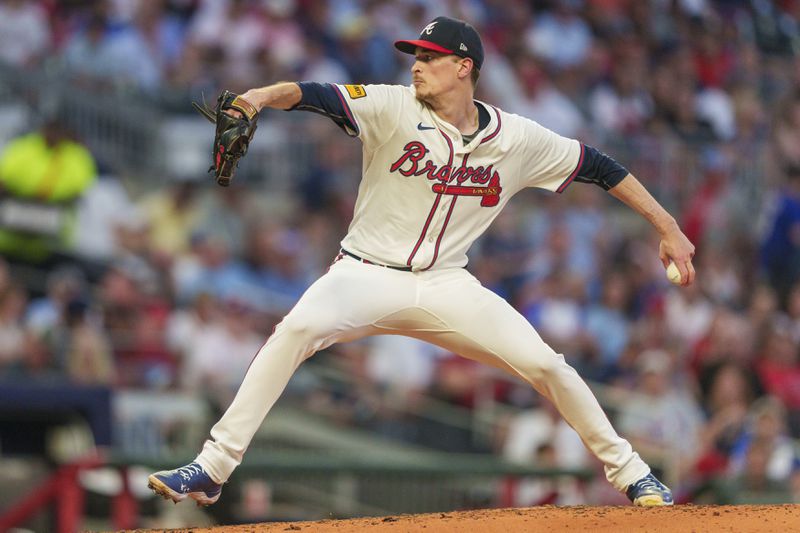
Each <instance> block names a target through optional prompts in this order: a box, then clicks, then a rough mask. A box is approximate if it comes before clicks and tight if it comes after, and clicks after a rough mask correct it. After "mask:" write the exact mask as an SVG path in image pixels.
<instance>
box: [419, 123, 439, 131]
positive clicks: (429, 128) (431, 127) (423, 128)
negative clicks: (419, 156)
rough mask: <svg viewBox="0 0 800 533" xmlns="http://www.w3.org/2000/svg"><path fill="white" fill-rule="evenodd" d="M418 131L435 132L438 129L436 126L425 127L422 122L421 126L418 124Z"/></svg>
mask: <svg viewBox="0 0 800 533" xmlns="http://www.w3.org/2000/svg"><path fill="white" fill-rule="evenodd" d="M417 129H418V130H420V131H425V130H435V129H436V127H435V126H423V125H422V122H420V123H419V124H417Z"/></svg>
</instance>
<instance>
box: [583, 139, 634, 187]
mask: <svg viewBox="0 0 800 533" xmlns="http://www.w3.org/2000/svg"><path fill="white" fill-rule="evenodd" d="M583 148H584V154H583V162H582V163H581V166H580V168H579V169H578V173H577V175H576V176H575V181H580V182H582V183H594V184H595V185H597V186H599V187H602V188H603V189H604V190H606V191H607V190H609V189H611V188H612V187H614V186H615V185H617V184H618V183H619V182H620V181H622V180H623V179H624V178H625V176H627V175H628V169H626V168H625V167H623V166H622V165H620V164H619V163H617V162H616V161H614V160H613V159H612V158H610V157H609V156H607V155H606V154H604V153H603V152H601V151H600V150H597V149H596V148H593V147H591V146H589V145H583Z"/></svg>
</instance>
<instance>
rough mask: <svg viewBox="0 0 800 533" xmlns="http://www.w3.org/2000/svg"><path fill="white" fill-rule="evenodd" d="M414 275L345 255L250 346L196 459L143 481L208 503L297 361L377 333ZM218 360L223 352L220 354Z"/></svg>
mask: <svg viewBox="0 0 800 533" xmlns="http://www.w3.org/2000/svg"><path fill="white" fill-rule="evenodd" d="M414 283H415V281H414V278H413V276H411V275H409V274H408V273H407V272H399V271H396V270H392V269H388V268H384V267H380V266H375V265H366V264H363V263H360V262H358V261H356V260H354V259H352V258H349V257H345V258H343V259H341V260H339V261H337V262H336V263H334V265H333V266H331V268H330V270H329V271H328V273H327V274H325V275H324V276H322V277H321V278H319V279H318V280H317V281H316V282H315V283H314V284H313V285H312V286H311V287H309V288H308V290H307V291H306V292H305V294H303V296H302V297H301V298H300V300H299V301H298V302H297V304H296V305H295V307H294V308H293V309H292V310H291V311H290V312H289V314H287V315H286V317H284V319H283V320H282V321H281V322H280V324H278V326H277V327H276V328H275V331H274V333H273V334H272V336H270V338H269V339H268V340H267V342H266V343H265V344H264V346H262V348H261V349H260V350H259V352H258V354H256V356H255V358H254V359H253V361H252V363H251V364H250V368H249V369H248V371H247V373H246V375H245V377H244V380H243V381H242V384H241V385H240V387H239V390H238V392H237V393H236V396H235V398H234V399H233V401H232V402H231V404H230V406H229V407H228V409H227V411H226V412H225V414H224V415H223V416H222V418H221V419H220V420H219V421H218V422H217V423H216V424H215V425H214V427H213V428H212V429H211V439H210V440H207V441H206V443H205V445H204V446H203V450H202V452H201V453H200V454H199V455H198V456H197V458H196V459H195V461H194V462H193V463H191V464H190V465H187V466H186V467H182V468H179V469H176V470H168V471H164V472H158V473H155V474H153V475H151V476H150V478H149V482H150V487H151V488H152V489H153V490H154V491H155V492H157V493H158V494H160V495H162V496H164V497H165V498H169V499H172V500H173V501H176V502H177V501H180V500H182V499H185V498H186V497H187V496H188V497H190V498H192V499H194V500H196V501H197V502H198V503H201V504H204V505H208V504H209V503H213V502H214V501H216V499H217V498H218V497H219V490H218V489H219V488H221V485H222V483H224V482H225V481H226V480H227V479H228V478H229V477H230V475H231V473H232V472H233V470H234V469H235V468H236V467H237V466H238V465H239V463H241V461H242V457H243V456H244V453H245V451H246V450H247V447H248V446H249V444H250V441H251V440H252V438H253V435H255V433H256V431H257V430H258V428H259V427H260V426H261V423H262V422H263V420H264V417H265V416H266V415H267V413H268V412H269V410H270V409H271V408H272V406H273V404H274V403H275V402H276V401H277V399H278V397H279V396H280V395H281V393H282V392H283V390H284V388H285V387H286V384H287V383H288V382H289V378H291V376H292V374H294V372H295V370H296V369H297V367H298V366H300V363H302V362H303V361H304V360H306V359H307V358H309V357H311V356H312V355H313V354H314V353H316V352H317V351H318V350H321V349H323V348H326V347H328V346H330V345H332V344H334V343H336V342H343V341H350V340H355V339H358V338H361V337H365V336H367V335H371V334H375V333H379V331H378V330H376V329H375V328H374V326H373V324H374V323H375V322H377V321H378V320H380V319H381V318H382V317H385V316H389V315H392V314H394V313H396V312H397V311H399V310H402V309H404V308H408V307H412V306H413V305H414V299H415V295H416V291H415V286H414ZM220 359H221V361H220V364H224V354H220Z"/></svg>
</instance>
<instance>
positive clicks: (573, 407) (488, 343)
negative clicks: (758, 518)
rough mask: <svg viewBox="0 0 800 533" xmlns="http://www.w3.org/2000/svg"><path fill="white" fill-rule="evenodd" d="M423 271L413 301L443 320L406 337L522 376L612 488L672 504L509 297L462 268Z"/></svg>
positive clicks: (634, 498)
mask: <svg viewBox="0 0 800 533" xmlns="http://www.w3.org/2000/svg"><path fill="white" fill-rule="evenodd" d="M426 275H427V277H428V280H427V283H426V286H425V288H424V290H423V291H421V295H422V297H421V299H420V305H421V306H422V307H423V308H424V309H425V310H426V311H428V312H429V313H430V314H431V315H433V316H435V317H436V318H437V319H438V320H437V322H438V323H441V324H444V326H443V327H440V328H439V329H438V330H437V331H425V332H422V331H419V332H413V333H412V336H415V337H418V338H421V339H424V340H427V341H429V342H432V343H434V344H437V345H439V346H442V347H444V348H446V349H448V350H451V351H453V352H454V353H458V354H460V355H462V356H465V357H469V358H471V359H475V360H478V361H481V362H485V363H487V364H490V365H493V366H497V367H500V368H503V369H505V370H507V371H508V372H510V373H512V374H515V375H518V376H520V377H522V378H523V379H524V380H526V381H527V382H529V383H530V384H531V385H532V386H533V387H534V388H535V389H536V390H537V391H539V392H540V393H541V394H542V395H543V396H545V397H546V398H548V399H549V400H550V401H551V402H553V404H554V405H555V406H556V408H557V409H558V411H559V412H560V413H561V415H562V416H563V417H564V419H565V420H566V421H567V423H569V425H570V426H572V427H573V428H574V429H575V431H576V432H577V433H578V435H580V437H581V439H582V440H583V442H584V444H585V445H586V447H587V448H588V449H589V450H590V451H591V452H592V453H593V454H594V455H595V456H596V457H597V458H598V459H600V460H601V461H602V462H603V464H604V465H605V472H606V477H607V478H608V481H609V482H610V483H611V484H612V485H613V486H614V487H616V488H617V489H618V490H620V491H621V492H626V493H628V496H629V497H630V498H631V500H632V501H634V503H637V504H640V505H641V504H649V505H655V504H657V505H664V504H670V503H671V502H672V500H671V494H669V491H668V489H666V487H663V485H660V483H659V485H660V487H652V486H651V485H652V484H653V483H652V482H656V483H658V481H657V480H655V478H652V482H651V480H650V478H651V477H652V476H651V475H650V468H649V467H648V466H647V464H646V463H645V462H644V461H643V460H642V459H641V458H640V457H639V455H638V454H637V453H636V452H635V451H633V449H632V447H631V445H630V443H629V442H628V441H627V440H625V439H623V438H622V437H620V436H619V435H618V434H617V432H616V431H615V430H614V428H613V427H612V425H611V423H610V422H609V420H608V417H607V416H606V415H605V413H604V412H603V409H602V408H601V407H600V404H599V403H598V402H597V399H596V398H595V396H594V394H592V392H591V390H590V389H589V387H588V386H587V385H586V383H585V382H584V381H583V379H582V378H581V377H580V376H579V375H578V373H577V372H576V371H575V369H573V368H572V367H571V366H570V365H568V364H567V363H566V361H565V360H564V356H563V355H561V354H558V353H556V352H555V351H554V350H553V349H552V348H550V346H548V345H547V344H546V343H545V342H544V341H542V339H541V337H540V336H539V334H538V333H537V332H536V330H535V329H534V328H533V327H532V326H531V324H530V323H529V322H528V321H527V320H526V319H525V318H524V317H523V316H522V315H520V314H519V313H518V312H517V311H516V310H515V309H514V308H513V307H512V306H511V305H510V304H509V303H508V302H506V301H505V300H503V299H502V298H500V297H499V296H497V295H496V294H494V293H493V292H491V291H489V290H488V289H486V288H484V287H483V286H481V284H480V283H479V282H478V280H477V279H475V278H474V277H473V276H472V275H471V274H469V273H468V272H466V271H465V270H463V269H452V270H450V269H448V270H447V271H439V272H430V273H426ZM640 485H641V486H640ZM662 487H663V489H662ZM656 500H657V501H656Z"/></svg>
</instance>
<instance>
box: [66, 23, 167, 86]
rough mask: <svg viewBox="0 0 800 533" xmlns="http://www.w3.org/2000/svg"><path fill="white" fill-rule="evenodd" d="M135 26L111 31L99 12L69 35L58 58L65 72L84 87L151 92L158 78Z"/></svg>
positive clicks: (153, 63)
mask: <svg viewBox="0 0 800 533" xmlns="http://www.w3.org/2000/svg"><path fill="white" fill-rule="evenodd" d="M148 48H149V47H148V45H147V44H146V42H145V40H144V37H143V35H142V34H140V33H138V32H137V31H136V28H130V27H124V28H121V29H115V30H114V31H112V28H110V25H109V21H108V19H107V18H106V16H105V15H104V14H103V13H102V12H101V11H99V10H98V11H96V12H95V13H93V15H92V16H91V18H90V19H89V20H88V22H87V23H86V26H85V27H84V28H82V29H81V30H79V31H78V32H77V33H75V34H73V35H72V36H71V37H70V39H69V42H68V43H67V45H66V47H65V48H64V51H63V55H62V60H63V63H64V66H65V67H66V69H67V72H68V73H69V74H71V75H72V76H73V77H74V78H76V81H78V82H79V83H81V84H84V85H85V86H87V87H88V88H93V87H94V88H96V87H99V88H108V87H111V88H116V89H121V90H125V89H131V88H133V89H139V90H144V91H149V92H151V93H154V92H155V91H156V90H157V89H158V87H159V85H160V84H161V80H162V73H161V71H160V70H159V67H158V64H157V63H156V59H155V57H153V55H152V54H149V53H147V52H146V50H148Z"/></svg>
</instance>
